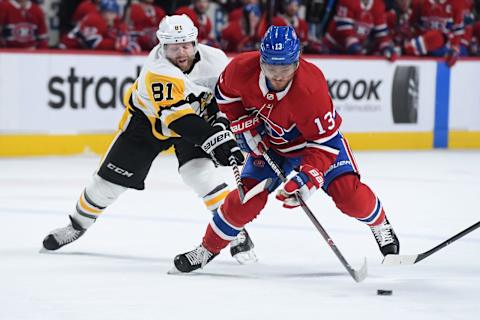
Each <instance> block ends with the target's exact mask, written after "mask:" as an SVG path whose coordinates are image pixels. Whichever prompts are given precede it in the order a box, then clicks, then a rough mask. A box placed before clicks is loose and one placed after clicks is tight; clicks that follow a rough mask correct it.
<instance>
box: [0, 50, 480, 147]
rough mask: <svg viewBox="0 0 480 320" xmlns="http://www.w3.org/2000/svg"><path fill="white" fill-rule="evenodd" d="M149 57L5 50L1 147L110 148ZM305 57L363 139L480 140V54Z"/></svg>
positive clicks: (348, 129)
mask: <svg viewBox="0 0 480 320" xmlns="http://www.w3.org/2000/svg"><path fill="white" fill-rule="evenodd" d="M144 59H145V56H143V55H138V56H124V55H116V54H110V53H100V54H99V53H97V54H95V55H94V54H90V53H86V52H72V51H70V52H61V53H58V51H40V52H35V53H33V52H31V53H22V52H15V51H0V70H1V72H0V96H1V99H0V156H22V155H63V154H65V155H66V154H79V153H90V152H94V153H98V154H101V153H103V152H104V151H105V150H106V148H107V147H108V145H109V143H110V141H111V139H112V137H113V135H114V131H115V129H116V127H117V123H118V121H119V120H120V117H121V115H122V113H123V111H124V107H123V105H122V96H123V92H124V91H125V90H126V89H127V88H128V86H129V85H130V84H131V83H133V81H134V80H135V78H136V75H137V74H138V72H139V70H140V68H141V65H142V63H143V60H144ZM306 59H307V60H308V61H310V62H312V63H314V64H316V65H317V66H319V67H320V68H321V69H322V71H323V72H324V74H325V77H326V78H327V81H328V84H329V90H330V95H331V96H332V99H333V102H334V104H335V107H336V109H337V111H338V112H339V113H340V114H341V116H342V118H343V124H342V131H343V132H344V133H345V134H346V136H348V138H349V139H350V142H351V145H352V146H353V148H354V149H357V150H359V149H361V150H399V149H431V148H480V108H479V107H478V101H480V90H478V89H477V87H478V86H477V85H476V81H478V75H479V74H480V60H473V59H470V60H466V61H460V62H458V63H457V65H455V67H454V68H452V69H449V68H447V67H446V65H445V64H444V63H443V62H441V61H436V60H431V59H415V60H412V59H401V60H399V61H397V62H396V63H389V62H386V61H384V60H383V59H378V58H364V59H358V58H356V59H349V58H339V57H338V56H337V57H328V58H327V57H318V56H306ZM299 104H301V102H299ZM299 107H301V105H299Z"/></svg>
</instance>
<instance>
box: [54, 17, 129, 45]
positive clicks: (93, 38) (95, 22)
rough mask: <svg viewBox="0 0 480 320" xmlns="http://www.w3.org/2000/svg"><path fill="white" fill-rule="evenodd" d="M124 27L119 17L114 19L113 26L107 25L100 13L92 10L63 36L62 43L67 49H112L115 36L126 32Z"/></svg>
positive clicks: (115, 39)
mask: <svg viewBox="0 0 480 320" xmlns="http://www.w3.org/2000/svg"><path fill="white" fill-rule="evenodd" d="M126 29H127V27H126V26H125V24H124V23H123V22H122V21H121V20H120V19H119V18H117V19H115V22H114V25H113V26H108V25H107V22H105V20H103V18H102V16H101V14H100V13H98V12H92V13H89V14H88V15H87V16H86V17H85V18H83V19H82V21H80V22H79V23H78V24H77V26H76V27H75V28H74V29H73V30H72V31H70V33H68V34H67V35H65V36H64V37H63V39H62V43H63V44H64V45H65V46H66V47H67V48H68V49H77V48H87V49H98V50H113V49H115V44H116V41H117V38H118V37H119V36H120V35H121V34H126Z"/></svg>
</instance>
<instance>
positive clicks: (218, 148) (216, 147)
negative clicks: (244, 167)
mask: <svg viewBox="0 0 480 320" xmlns="http://www.w3.org/2000/svg"><path fill="white" fill-rule="evenodd" d="M214 128H215V129H214V132H213V134H211V135H210V136H209V137H207V138H206V139H205V141H204V142H203V143H202V145H201V147H202V149H203V151H205V152H206V153H208V154H209V155H210V156H212V158H213V159H214V160H215V161H216V162H217V163H218V164H219V165H221V166H230V157H231V156H233V158H234V159H235V161H236V163H237V164H238V165H241V164H243V162H244V161H245V157H244V156H243V154H242V151H240V148H239V147H238V145H237V143H236V142H235V138H234V136H233V134H232V133H231V132H230V131H228V130H222V128H220V127H219V126H214Z"/></svg>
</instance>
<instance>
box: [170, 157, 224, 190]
mask: <svg viewBox="0 0 480 320" xmlns="http://www.w3.org/2000/svg"><path fill="white" fill-rule="evenodd" d="M178 172H179V173H180V176H181V177H182V179H183V182H184V183H185V184H186V185H188V186H189V187H190V188H192V189H193V190H194V191H195V193H196V194H198V195H199V196H200V197H204V196H206V195H207V194H209V193H211V192H212V191H214V190H215V189H216V188H217V187H218V186H219V185H222V184H223V183H224V182H223V179H221V177H219V175H218V173H217V172H216V168H215V165H214V164H213V162H212V160H210V159H206V158H202V159H193V160H190V161H188V162H187V163H185V164H184V165H183V166H181V167H180V168H179V169H178Z"/></svg>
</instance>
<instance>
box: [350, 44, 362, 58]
mask: <svg viewBox="0 0 480 320" xmlns="http://www.w3.org/2000/svg"><path fill="white" fill-rule="evenodd" d="M362 53H363V50H362V46H361V45H360V44H359V43H358V42H354V43H352V44H351V45H349V46H348V47H347V54H352V55H357V54H362Z"/></svg>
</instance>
